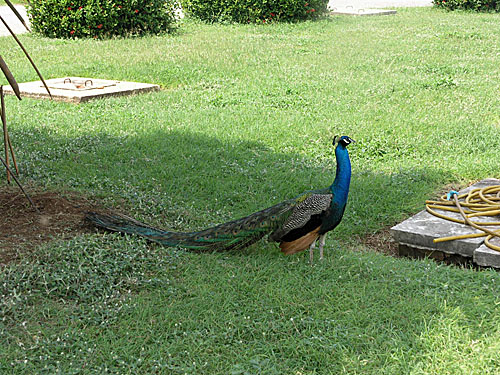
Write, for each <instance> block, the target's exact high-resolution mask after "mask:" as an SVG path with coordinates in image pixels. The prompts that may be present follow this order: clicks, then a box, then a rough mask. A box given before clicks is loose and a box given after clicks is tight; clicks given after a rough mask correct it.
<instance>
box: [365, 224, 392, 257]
mask: <svg viewBox="0 0 500 375" xmlns="http://www.w3.org/2000/svg"><path fill="white" fill-rule="evenodd" d="M391 227H392V226H391ZM391 227H386V228H383V229H381V230H379V231H378V232H376V233H373V234H367V235H366V236H364V237H359V239H358V240H359V241H360V242H361V243H363V244H364V245H365V246H366V247H368V248H370V249H372V250H374V251H376V252H379V253H383V254H386V255H391V256H394V257H397V256H398V244H397V243H396V242H394V240H393V239H392V236H391V231H390V229H391Z"/></svg>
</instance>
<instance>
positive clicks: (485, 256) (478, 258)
mask: <svg viewBox="0 0 500 375" xmlns="http://www.w3.org/2000/svg"><path fill="white" fill-rule="evenodd" d="M495 244H496V245H500V241H496V243H495ZM474 263H476V264H477V265H480V266H483V267H494V268H500V251H496V250H492V249H490V248H489V247H488V246H486V245H481V246H480V247H478V248H477V249H476V250H475V251H474Z"/></svg>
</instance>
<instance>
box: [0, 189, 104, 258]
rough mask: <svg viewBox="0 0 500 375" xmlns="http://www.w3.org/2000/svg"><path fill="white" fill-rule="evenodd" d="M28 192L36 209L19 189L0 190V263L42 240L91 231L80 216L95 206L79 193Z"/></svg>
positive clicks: (24, 251)
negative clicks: (36, 208)
mask: <svg viewBox="0 0 500 375" xmlns="http://www.w3.org/2000/svg"><path fill="white" fill-rule="evenodd" d="M28 194H29V195H30V197H31V199H32V200H33V202H34V203H35V205H36V206H37V207H38V210H39V211H40V212H37V211H36V210H35V209H34V208H33V206H31V204H30V203H29V201H28V200H27V199H26V197H25V196H24V195H23V193H22V192H21V191H20V190H19V189H16V188H14V187H8V188H3V189H0V264H6V263H8V262H10V261H13V260H15V259H16V258H17V257H18V256H19V254H25V253H27V252H30V251H32V250H33V249H34V248H35V247H36V246H38V245H40V244H42V243H44V242H49V241H52V240H54V239H60V238H71V237H73V236H75V235H78V234H82V233H85V232H91V231H92V228H91V227H90V226H89V225H88V224H86V223H85V221H84V218H85V213H86V212H87V211H92V210H94V209H95V207H94V205H93V204H92V202H90V201H89V200H87V199H86V198H84V197H82V195H81V194H77V193H58V192H53V191H29V192H28Z"/></svg>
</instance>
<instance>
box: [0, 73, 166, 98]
mask: <svg viewBox="0 0 500 375" xmlns="http://www.w3.org/2000/svg"><path fill="white" fill-rule="evenodd" d="M45 82H46V83H47V86H48V87H49V89H50V93H51V94H52V98H53V99H54V100H57V101H64V102H72V103H81V102H86V101H88V100H91V99H99V98H106V97H108V96H121V95H132V94H138V93H143V92H148V91H158V90H160V86H158V85H154V84H151V83H140V82H127V81H114V80H106V79H96V78H83V77H65V78H53V79H47V80H45ZM19 90H20V91H21V96H24V97H29V98H45V99H48V98H50V96H49V94H48V93H47V90H46V89H45V87H44V86H43V84H42V82H41V81H35V82H25V83H20V84H19ZM4 91H5V93H6V94H14V92H13V91H12V88H11V87H10V86H6V87H5V88H4Z"/></svg>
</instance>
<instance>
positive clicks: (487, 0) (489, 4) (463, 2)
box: [433, 0, 500, 12]
mask: <svg viewBox="0 0 500 375" xmlns="http://www.w3.org/2000/svg"><path fill="white" fill-rule="evenodd" d="M433 4H434V6H435V7H438V8H444V9H448V10H455V9H463V10H474V11H476V12H500V0H433Z"/></svg>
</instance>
